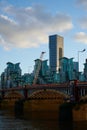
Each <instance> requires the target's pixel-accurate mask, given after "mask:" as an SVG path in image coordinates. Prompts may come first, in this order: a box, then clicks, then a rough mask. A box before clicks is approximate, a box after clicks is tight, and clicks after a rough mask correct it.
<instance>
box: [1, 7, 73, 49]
mask: <svg viewBox="0 0 87 130" xmlns="http://www.w3.org/2000/svg"><path fill="white" fill-rule="evenodd" d="M0 12H1V15H0V35H1V36H2V39H3V40H4V41H5V42H4V44H3V45H4V47H5V48H12V47H20V48H29V47H37V46H39V45H40V44H44V43H47V39H48V35H49V34H52V33H59V32H65V31H68V30H70V29H72V27H73V25H72V21H71V18H70V16H68V15H66V14H62V13H57V14H55V15H53V14H52V13H50V12H47V11H46V9H44V8H42V7H41V6H40V5H39V6H38V5H36V6H35V5H34V6H32V7H27V8H17V7H13V6H11V5H10V6H5V7H3V8H1V11H0ZM8 43H9V44H8ZM0 44H2V42H0Z"/></svg>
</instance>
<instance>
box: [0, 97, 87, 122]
mask: <svg viewBox="0 0 87 130" xmlns="http://www.w3.org/2000/svg"><path fill="white" fill-rule="evenodd" d="M0 109H2V110H8V111H10V112H13V113H15V115H16V116H24V117H25V118H27V119H29V118H30V119H53V120H54V119H57V120H59V119H60V120H71V121H72V120H73V121H84V120H85V121H86V120H87V103H75V104H72V103H59V102H58V101H57V100H47V99H46V100H42V99H40V100H26V101H24V100H19V101H16V102H15V101H11V100H10V101H2V102H1V105H0Z"/></svg>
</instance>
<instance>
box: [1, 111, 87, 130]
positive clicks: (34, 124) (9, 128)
mask: <svg viewBox="0 0 87 130" xmlns="http://www.w3.org/2000/svg"><path fill="white" fill-rule="evenodd" d="M0 130H87V121H81V122H66V123H64V122H61V123H60V122H59V121H58V120H52V119H51V120H50V119H44V120H39V119H38V120H34V119H26V118H24V117H21V118H20V117H15V115H14V114H12V113H10V112H7V111H1V110H0Z"/></svg>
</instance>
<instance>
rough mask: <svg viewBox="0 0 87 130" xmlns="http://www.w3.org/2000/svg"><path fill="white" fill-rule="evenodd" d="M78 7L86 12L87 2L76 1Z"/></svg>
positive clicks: (84, 0) (86, 0) (85, 0)
mask: <svg viewBox="0 0 87 130" xmlns="http://www.w3.org/2000/svg"><path fill="white" fill-rule="evenodd" d="M76 2H77V5H78V6H82V7H83V8H84V9H86V10H87V0H76Z"/></svg>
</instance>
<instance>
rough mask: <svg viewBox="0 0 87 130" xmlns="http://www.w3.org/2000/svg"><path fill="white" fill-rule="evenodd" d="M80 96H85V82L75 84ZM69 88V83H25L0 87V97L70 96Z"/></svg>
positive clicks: (86, 93)
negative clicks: (14, 86) (13, 86)
mask: <svg viewBox="0 0 87 130" xmlns="http://www.w3.org/2000/svg"><path fill="white" fill-rule="evenodd" d="M77 87H78V88H79V95H80V98H83V99H85V97H86V96H87V83H85V82H84V83H79V84H77ZM70 94H71V88H70V86H69V83H62V84H45V85H32V86H31V85H27V86H24V87H23V86H19V87H16V88H8V89H7V88H4V89H0V97H1V99H5V100H6V99H7V100H19V99H30V100H36V99H51V100H52V99H61V100H65V99H67V98H70Z"/></svg>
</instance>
